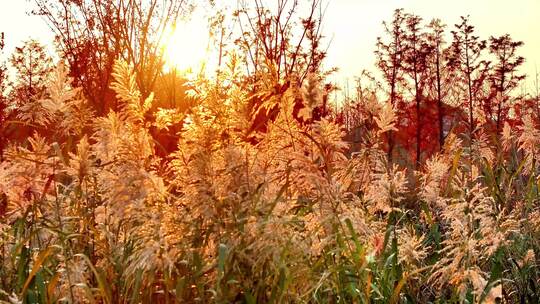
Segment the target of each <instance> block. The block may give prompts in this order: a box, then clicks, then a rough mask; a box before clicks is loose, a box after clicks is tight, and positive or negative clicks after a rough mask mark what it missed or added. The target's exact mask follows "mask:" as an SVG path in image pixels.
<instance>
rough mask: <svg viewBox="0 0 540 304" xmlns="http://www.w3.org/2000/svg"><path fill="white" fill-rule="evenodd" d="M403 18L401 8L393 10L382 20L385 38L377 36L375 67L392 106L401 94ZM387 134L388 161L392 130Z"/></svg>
mask: <svg viewBox="0 0 540 304" xmlns="http://www.w3.org/2000/svg"><path fill="white" fill-rule="evenodd" d="M405 19H406V16H405V14H404V13H403V9H397V10H395V11H394V16H393V19H392V21H391V22H390V23H387V22H383V26H384V30H385V35H386V36H387V37H386V40H385V39H383V38H382V37H378V38H377V50H376V51H375V56H376V57H377V67H378V68H379V70H381V72H382V74H383V79H384V82H385V83H386V85H387V86H388V90H389V92H388V95H389V102H390V104H391V105H392V106H393V107H396V106H397V103H398V101H399V99H400V98H401V96H400V95H399V94H398V90H399V87H400V86H401V85H402V84H403V82H404V78H403V73H404V69H403V59H404V56H405V45H404V41H405V39H406V33H405V30H406V28H405V26H406V25H405ZM387 134H388V135H387V136H388V156H387V157H388V161H389V162H392V154H393V150H394V144H395V143H394V135H393V132H392V131H389V132H388V133H387Z"/></svg>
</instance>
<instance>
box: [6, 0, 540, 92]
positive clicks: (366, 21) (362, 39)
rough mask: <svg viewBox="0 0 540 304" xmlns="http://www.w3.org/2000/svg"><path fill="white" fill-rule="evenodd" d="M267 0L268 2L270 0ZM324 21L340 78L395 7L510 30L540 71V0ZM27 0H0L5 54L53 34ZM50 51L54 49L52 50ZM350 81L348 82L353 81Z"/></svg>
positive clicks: (434, 2) (443, 5)
mask: <svg viewBox="0 0 540 304" xmlns="http://www.w3.org/2000/svg"><path fill="white" fill-rule="evenodd" d="M229 1H232V2H234V1H236V0H229ZM269 2H271V1H269ZM327 2H328V9H327V12H326V15H325V20H324V33H326V36H327V38H328V40H329V39H331V44H330V47H329V52H328V60H327V66H335V67H338V68H339V69H340V72H339V74H337V75H335V79H336V80H337V81H338V82H344V79H346V78H348V79H352V78H353V77H354V76H355V75H358V74H359V73H360V71H361V70H362V69H363V68H368V69H371V70H373V69H374V60H375V59H374V55H373V50H374V48H375V40H376V37H377V36H379V35H381V34H382V25H381V22H382V21H383V20H390V18H391V16H392V12H393V10H394V9H395V8H398V7H402V8H404V9H405V11H407V12H413V13H415V14H417V15H420V16H422V17H423V18H424V19H425V20H427V21H428V20H429V19H431V18H435V17H437V18H440V19H442V20H443V22H445V23H446V24H448V25H449V26H453V24H454V23H457V22H458V21H459V16H460V15H467V14H468V15H470V20H471V22H472V24H473V25H475V27H476V29H477V33H478V34H479V35H480V36H481V38H483V39H487V38H488V37H489V36H490V35H502V34H505V33H509V34H511V36H512V37H513V38H514V39H515V40H522V41H524V42H525V46H524V47H522V49H521V52H520V54H521V55H522V56H524V57H525V58H526V62H525V65H524V67H523V72H525V73H527V74H529V75H530V76H531V77H529V79H528V81H527V85H528V86H529V87H531V86H532V80H533V78H534V77H533V76H534V74H535V69H536V66H538V70H539V71H540V33H539V31H540V0H512V1H507V0H453V1H447V0H445V1H439V0H331V1H327ZM30 7H31V2H28V1H27V0H0V31H3V32H6V50H5V53H6V54H9V53H10V52H11V51H12V50H13V48H14V47H15V46H17V45H19V44H20V41H21V40H24V39H26V38H28V37H33V38H36V39H39V40H41V41H42V42H44V43H48V42H50V41H51V39H52V37H51V36H52V35H51V33H50V30H49V29H48V27H47V25H46V24H45V22H43V20H41V19H40V18H39V17H36V16H28V15H27V14H26V12H27V11H29V9H30ZM51 51H52V50H51ZM351 82H352V81H351Z"/></svg>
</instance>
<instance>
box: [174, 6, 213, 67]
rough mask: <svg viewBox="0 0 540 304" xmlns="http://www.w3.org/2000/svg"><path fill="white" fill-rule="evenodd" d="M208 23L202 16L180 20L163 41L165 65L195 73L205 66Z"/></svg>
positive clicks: (206, 60) (207, 52)
mask: <svg viewBox="0 0 540 304" xmlns="http://www.w3.org/2000/svg"><path fill="white" fill-rule="evenodd" d="M209 41H210V36H209V30H208V23H207V22H206V19H205V18H204V17H203V16H199V15H195V14H194V15H193V16H192V18H191V19H190V20H187V21H184V20H180V21H178V22H177V23H176V25H175V26H174V27H173V28H171V29H170V32H169V34H168V35H167V37H166V40H165V41H164V45H163V48H164V55H165V67H166V68H167V69H178V70H179V71H182V72H186V73H190V72H193V73H196V72H199V71H201V69H204V68H205V67H206V64H207V62H208V56H209Z"/></svg>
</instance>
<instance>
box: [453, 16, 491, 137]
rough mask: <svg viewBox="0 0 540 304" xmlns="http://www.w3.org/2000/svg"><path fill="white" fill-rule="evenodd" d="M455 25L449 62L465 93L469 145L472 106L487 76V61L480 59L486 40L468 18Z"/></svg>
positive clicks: (472, 125)
mask: <svg viewBox="0 0 540 304" xmlns="http://www.w3.org/2000/svg"><path fill="white" fill-rule="evenodd" d="M455 27H456V30H455V31H452V35H453V41H452V45H451V54H450V56H451V57H450V61H449V64H450V65H451V66H452V68H454V69H455V70H456V72H457V74H458V75H459V78H458V80H459V81H457V82H456V85H461V88H462V89H463V92H464V93H465V94H466V100H467V105H466V106H467V108H468V116H469V117H468V121H467V125H468V128H469V147H470V145H471V144H472V140H473V138H474V133H475V129H476V124H475V120H474V107H475V106H479V105H478V104H477V103H478V101H477V99H478V95H479V93H480V91H481V89H482V88H483V85H484V81H485V80H486V78H487V76H488V68H489V62H487V61H485V60H483V59H482V55H483V50H484V49H485V48H486V41H485V40H480V39H479V37H478V36H475V35H474V26H472V25H470V24H469V18H468V17H461V23H460V24H456V25H455Z"/></svg>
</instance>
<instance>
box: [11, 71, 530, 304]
mask: <svg viewBox="0 0 540 304" xmlns="http://www.w3.org/2000/svg"><path fill="white" fill-rule="evenodd" d="M237 69H238V67H236V66H234V64H231V65H229V70H228V71H225V72H223V73H222V74H220V76H219V77H220V78H219V79H218V80H217V82H216V81H209V80H204V79H200V80H198V81H197V82H196V83H195V86H196V87H197V93H194V95H195V96H194V97H196V99H197V100H198V101H199V102H198V104H197V105H196V106H194V107H193V108H192V109H191V111H190V113H189V114H187V115H186V116H185V117H183V121H182V123H183V128H182V131H181V133H180V134H179V135H180V141H179V143H178V149H177V150H176V151H175V152H174V153H172V154H170V155H169V156H168V157H166V158H160V157H158V156H157V154H156V153H155V151H156V149H158V148H159V147H157V146H156V145H157V144H156V142H154V141H153V139H152V136H151V134H150V130H151V129H152V128H167V127H168V126H169V125H170V124H171V123H178V121H175V120H174V119H175V118H178V117H181V115H178V114H177V113H173V112H174V111H167V110H163V109H162V110H160V111H155V112H152V111H151V107H152V101H153V100H152V99H153V96H152V95H150V96H148V97H146V98H143V97H142V96H141V94H140V92H139V91H138V89H137V86H136V82H135V76H134V75H133V72H132V71H131V69H130V67H129V65H128V64H126V63H123V62H118V63H117V64H116V67H115V73H114V77H115V79H116V82H115V83H114V85H113V86H112V88H113V89H114V90H115V92H116V93H117V97H118V99H119V100H120V101H121V104H122V106H121V107H120V110H119V111H118V112H110V113H109V114H108V115H107V116H105V117H99V118H96V117H93V116H92V113H91V111H89V110H88V109H87V107H86V105H85V102H84V100H83V99H82V98H81V94H80V92H79V90H78V89H76V88H73V87H72V86H71V85H70V81H69V79H68V77H67V76H66V75H67V74H66V71H65V70H64V69H63V67H62V66H60V67H59V69H58V71H57V72H56V73H55V75H54V76H53V77H52V79H51V83H50V86H49V87H50V89H49V94H48V95H49V96H50V98H48V99H46V100H41V101H37V102H40V103H42V108H43V111H42V112H41V113H37V114H39V115H43V116H44V117H45V118H46V119H40V120H39V121H42V122H43V121H44V122H46V123H44V124H43V127H45V128H48V130H49V131H51V132H50V133H49V135H48V136H42V135H40V134H39V133H36V134H35V135H34V136H32V137H31V138H28V141H27V142H26V143H24V144H20V145H11V147H10V148H9V150H8V151H7V153H6V161H4V162H3V163H1V164H0V180H1V183H0V193H1V197H0V203H1V204H3V205H5V211H4V212H3V213H2V214H0V240H1V241H0V257H1V258H0V266H1V267H0V300H1V301H2V302H6V303H59V302H62V303H63V302H68V303H208V302H217V303H231V302H239V303H306V302H310V303H427V302H434V303H443V302H463V303H473V302H474V303H477V302H485V303H494V302H495V301H496V300H497V299H504V300H505V301H507V302H509V303H516V302H538V301H539V288H540V286H539V277H538V273H537V272H538V267H537V265H536V264H537V263H536V261H537V258H536V256H537V254H538V250H539V247H538V245H539V242H538V240H539V232H540V220H539V219H540V216H539V215H540V211H539V209H538V187H539V182H538V165H537V160H536V155H538V153H537V152H538V149H539V142H538V136H537V135H538V132H539V130H538V129H537V127H536V126H535V125H534V123H533V120H532V119H530V118H526V119H524V123H523V125H522V126H521V127H519V128H517V129H515V130H511V129H509V128H510V127H509V126H505V136H504V142H503V143H490V142H489V141H488V140H487V139H485V138H484V137H480V138H481V140H480V141H479V142H476V143H475V144H476V146H477V147H481V148H482V149H484V150H483V151H484V153H482V154H481V155H480V156H482V155H483V156H489V155H492V157H484V158H482V157H479V156H478V155H476V154H472V153H473V152H471V150H469V149H467V147H466V146H465V145H463V144H462V141H463V140H466V139H465V138H463V137H461V136H460V134H453V135H450V136H449V137H448V139H447V141H446V146H445V148H444V149H443V151H441V152H440V153H439V154H437V155H435V156H433V157H432V158H431V159H430V160H428V161H427V162H426V164H425V166H424V167H423V168H422V169H421V170H420V171H417V172H415V171H413V170H410V169H405V168H402V167H400V166H398V165H395V164H389V163H388V162H387V157H386V152H385V136H386V134H387V132H388V131H390V130H393V129H395V128H394V125H395V120H396V116H395V115H394V111H393V109H392V108H391V107H390V106H389V105H385V104H380V103H376V104H374V105H371V106H370V108H369V109H366V111H368V112H370V113H369V114H370V117H372V118H371V119H373V122H372V125H373V126H374V127H373V128H371V129H367V131H366V132H367V134H366V138H370V144H369V145H367V144H366V145H364V146H362V147H361V148H360V150H359V152H357V153H354V154H353V155H349V153H348V152H347V151H348V145H347V143H346V142H344V141H343V137H344V133H343V131H342V130H341V128H340V126H339V125H338V124H336V123H334V122H332V121H331V120H329V119H322V120H319V121H313V120H312V119H311V113H312V109H314V108H315V107H316V106H317V105H319V104H320V103H321V102H322V94H320V92H319V90H320V88H319V84H318V82H317V80H316V78H315V77H314V76H310V77H311V78H310V80H309V81H308V85H307V86H306V87H304V88H291V89H289V90H287V91H286V92H284V93H283V94H281V95H275V94H273V95H272V94H271V92H272V89H273V85H274V84H275V83H274V82H275V80H272V77H270V76H268V75H263V76H264V77H261V79H260V80H259V81H260V83H259V84H258V87H259V88H261V90H260V92H258V93H257V94H259V95H260V96H271V97H270V98H269V99H267V100H266V104H265V105H263V107H262V109H261V111H266V110H269V109H274V108H275V106H277V109H278V112H277V115H276V116H275V119H274V120H272V121H269V122H268V127H267V130H266V132H265V133H257V134H250V133H249V127H248V126H249V125H250V122H251V117H252V116H253V115H252V114H253V113H251V109H250V102H249V99H250V98H251V97H253V96H251V95H250V94H249V93H248V92H246V91H245V90H244V89H243V88H242V87H241V86H239V85H237V84H234V83H231V82H230V81H225V80H226V79H234V77H235V75H236V74H235V73H237ZM298 98H302V99H304V104H305V105H306V108H304V109H302V110H301V112H300V114H301V115H300V119H298V118H295V112H294V111H295V109H294V107H295V100H297V99H298ZM167 115H176V116H174V117H173V116H170V117H169V116H167ZM156 116H157V117H156ZM149 117H154V119H149ZM29 123H32V122H29ZM50 134H52V135H50ZM248 137H249V138H251V139H250V140H247V138H248ZM254 142H255V143H254ZM498 144H499V145H500V146H501V147H502V148H501V149H498V148H497V145H498ZM471 160H472V161H471ZM3 205H1V206H3ZM0 210H3V209H0Z"/></svg>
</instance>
